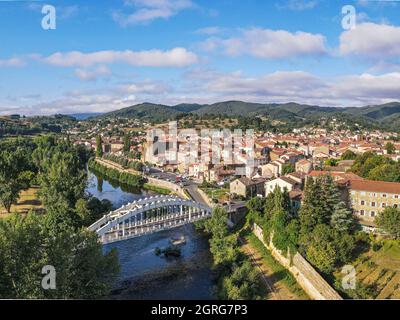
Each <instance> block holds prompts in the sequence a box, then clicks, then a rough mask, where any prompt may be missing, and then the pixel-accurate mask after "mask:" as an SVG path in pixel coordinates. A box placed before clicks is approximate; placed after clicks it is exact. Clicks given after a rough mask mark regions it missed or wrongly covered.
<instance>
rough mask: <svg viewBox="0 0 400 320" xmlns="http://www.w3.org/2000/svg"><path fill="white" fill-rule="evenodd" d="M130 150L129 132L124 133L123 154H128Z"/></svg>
mask: <svg viewBox="0 0 400 320" xmlns="http://www.w3.org/2000/svg"><path fill="white" fill-rule="evenodd" d="M130 150H131V136H130V135H129V134H127V133H126V134H125V135H124V148H123V151H124V153H125V154H128V153H129V151H130Z"/></svg>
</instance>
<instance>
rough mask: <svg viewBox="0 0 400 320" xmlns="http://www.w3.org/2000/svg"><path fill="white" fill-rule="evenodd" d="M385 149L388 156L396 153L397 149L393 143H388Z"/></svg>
mask: <svg viewBox="0 0 400 320" xmlns="http://www.w3.org/2000/svg"><path fill="white" fill-rule="evenodd" d="M385 149H386V152H387V153H388V154H394V153H395V152H396V148H395V146H394V144H393V143H392V142H388V143H386V146H385Z"/></svg>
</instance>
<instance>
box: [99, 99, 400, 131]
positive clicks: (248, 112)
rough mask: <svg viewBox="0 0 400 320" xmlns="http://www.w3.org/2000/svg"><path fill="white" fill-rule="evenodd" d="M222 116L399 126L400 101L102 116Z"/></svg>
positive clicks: (191, 107) (136, 110)
mask: <svg viewBox="0 0 400 320" xmlns="http://www.w3.org/2000/svg"><path fill="white" fill-rule="evenodd" d="M190 114H194V115H198V116H206V115H220V116H227V117H255V116H263V117H267V118H269V119H272V120H280V121H286V122H287V121H291V122H294V121H296V122H300V123H302V122H308V121H316V120H319V119H321V118H328V117H329V118H330V117H337V118H339V119H342V120H350V121H356V122H360V123H362V124H368V123H370V124H371V125H376V126H378V127H379V126H385V127H386V126H389V127H392V128H399V126H400V102H392V103H387V104H383V105H373V106H365V107H360V108H354V107H353V108H341V107H321V106H316V105H305V104H298V103H294V102H290V103H285V104H262V103H249V102H242V101H225V102H218V103H214V104H203V105H202V104H179V105H175V106H168V105H162V104H153V103H142V104H138V105H134V106H131V107H127V108H124V109H120V110H117V111H113V112H109V113H105V114H103V115H101V116H100V117H102V118H107V117H116V116H118V117H128V118H140V119H146V120H151V121H165V120H168V119H176V118H179V117H184V116H185V115H190Z"/></svg>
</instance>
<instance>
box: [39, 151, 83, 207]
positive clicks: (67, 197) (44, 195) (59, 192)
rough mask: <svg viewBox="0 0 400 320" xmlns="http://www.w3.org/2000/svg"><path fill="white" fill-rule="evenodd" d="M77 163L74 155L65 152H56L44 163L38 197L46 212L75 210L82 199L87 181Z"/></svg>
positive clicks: (77, 159) (77, 160)
mask: <svg viewBox="0 0 400 320" xmlns="http://www.w3.org/2000/svg"><path fill="white" fill-rule="evenodd" d="M79 162H80V160H79V158H78V157H77V156H76V155H74V154H71V153H67V152H56V153H54V154H53V156H52V157H51V158H50V159H47V160H45V161H44V165H43V167H44V168H43V169H44V171H43V172H42V173H41V174H40V175H39V184H40V190H39V196H40V198H41V199H42V200H43V203H44V205H45V207H46V209H47V210H54V211H60V212H65V211H67V209H68V208H69V209H75V204H76V202H77V201H78V200H79V199H81V198H83V196H84V193H85V187H86V183H87V181H86V173H85V171H84V170H81V169H80V165H79Z"/></svg>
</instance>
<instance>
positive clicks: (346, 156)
mask: <svg viewBox="0 0 400 320" xmlns="http://www.w3.org/2000/svg"><path fill="white" fill-rule="evenodd" d="M356 158H357V155H356V154H355V153H354V152H353V151H351V150H346V151H345V152H344V153H343V154H342V157H341V159H342V160H354V159H356Z"/></svg>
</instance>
